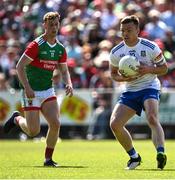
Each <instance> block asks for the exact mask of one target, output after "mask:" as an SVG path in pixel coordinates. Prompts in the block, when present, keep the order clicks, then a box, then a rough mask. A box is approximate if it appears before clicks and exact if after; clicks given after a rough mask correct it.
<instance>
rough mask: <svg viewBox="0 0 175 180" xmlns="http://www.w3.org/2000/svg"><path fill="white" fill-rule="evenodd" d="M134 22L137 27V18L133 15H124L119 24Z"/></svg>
mask: <svg viewBox="0 0 175 180" xmlns="http://www.w3.org/2000/svg"><path fill="white" fill-rule="evenodd" d="M128 23H134V24H135V25H136V26H137V27H138V26H139V18H138V17H137V16H135V15H131V16H126V17H124V18H123V19H122V20H121V21H120V24H128Z"/></svg>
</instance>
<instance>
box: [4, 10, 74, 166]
mask: <svg viewBox="0 0 175 180" xmlns="http://www.w3.org/2000/svg"><path fill="white" fill-rule="evenodd" d="M59 20H60V15H59V14H58V13H57V12H48V13H46V14H45V15H44V17H43V27H44V30H45V31H44V33H43V34H42V35H41V36H39V37H37V38H36V39H35V40H34V41H32V42H31V43H29V45H28V46H27V48H26V50H25V51H24V53H23V55H22V56H21V58H20V60H19V62H18V63H17V66H16V69H17V73H18V77H19V80H20V83H21V87H22V107H23V109H24V113H25V118H24V117H22V116H21V115H20V113H19V112H17V111H15V112H14V113H13V114H12V116H11V117H10V118H9V120H8V121H7V122H6V123H5V125H4V131H5V132H6V133H8V132H9V131H10V130H11V129H12V128H13V127H14V126H16V125H18V126H19V127H20V128H21V129H22V130H23V131H24V132H25V133H26V134H27V135H28V136H31V137H34V136H36V135H37V134H38V133H39V132H40V116H39V113H40V112H42V114H43V116H44V117H45V119H46V121H47V123H48V132H47V137H46V149H45V161H44V166H52V167H56V166H58V164H57V163H56V162H54V161H53V160H52V154H53V151H54V148H55V145H56V142H57V139H58V136H59V129H60V121H59V118H60V112H59V106H58V103H57V98H56V94H55V91H54V88H53V82H52V77H53V71H54V70H55V69H59V71H60V72H61V75H62V79H63V81H64V82H65V90H66V95H68V96H72V95H73V88H72V83H71V78H70V74H69V71H68V67H67V62H66V61H67V53H66V50H65V48H64V46H63V45H62V44H61V43H60V42H59V41H58V40H57V39H56V36H57V33H58V31H59V27H60V23H59Z"/></svg>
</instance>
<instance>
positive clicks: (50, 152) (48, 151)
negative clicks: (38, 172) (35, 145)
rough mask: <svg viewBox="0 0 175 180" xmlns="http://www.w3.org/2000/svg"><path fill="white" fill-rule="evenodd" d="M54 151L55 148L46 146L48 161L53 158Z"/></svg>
mask: <svg viewBox="0 0 175 180" xmlns="http://www.w3.org/2000/svg"><path fill="white" fill-rule="evenodd" d="M53 151H54V149H53V148H48V147H46V150H45V159H46V161H48V160H50V159H52V154H53Z"/></svg>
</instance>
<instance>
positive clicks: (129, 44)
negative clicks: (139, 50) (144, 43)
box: [125, 38, 139, 47]
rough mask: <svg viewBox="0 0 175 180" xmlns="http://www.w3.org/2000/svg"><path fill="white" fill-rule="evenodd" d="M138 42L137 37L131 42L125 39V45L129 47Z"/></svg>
mask: <svg viewBox="0 0 175 180" xmlns="http://www.w3.org/2000/svg"><path fill="white" fill-rule="evenodd" d="M138 42H139V38H137V39H135V40H134V41H132V42H126V41H125V44H126V45H127V46H129V47H133V46H136V45H137V43H138Z"/></svg>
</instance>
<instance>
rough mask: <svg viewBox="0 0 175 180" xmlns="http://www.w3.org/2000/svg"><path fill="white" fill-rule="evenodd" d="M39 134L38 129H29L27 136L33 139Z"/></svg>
mask: <svg viewBox="0 0 175 180" xmlns="http://www.w3.org/2000/svg"><path fill="white" fill-rule="evenodd" d="M39 133H40V129H39V128H38V129H35V128H33V129H30V130H29V132H28V135H29V136H30V137H35V136H37V135H38V134H39Z"/></svg>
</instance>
